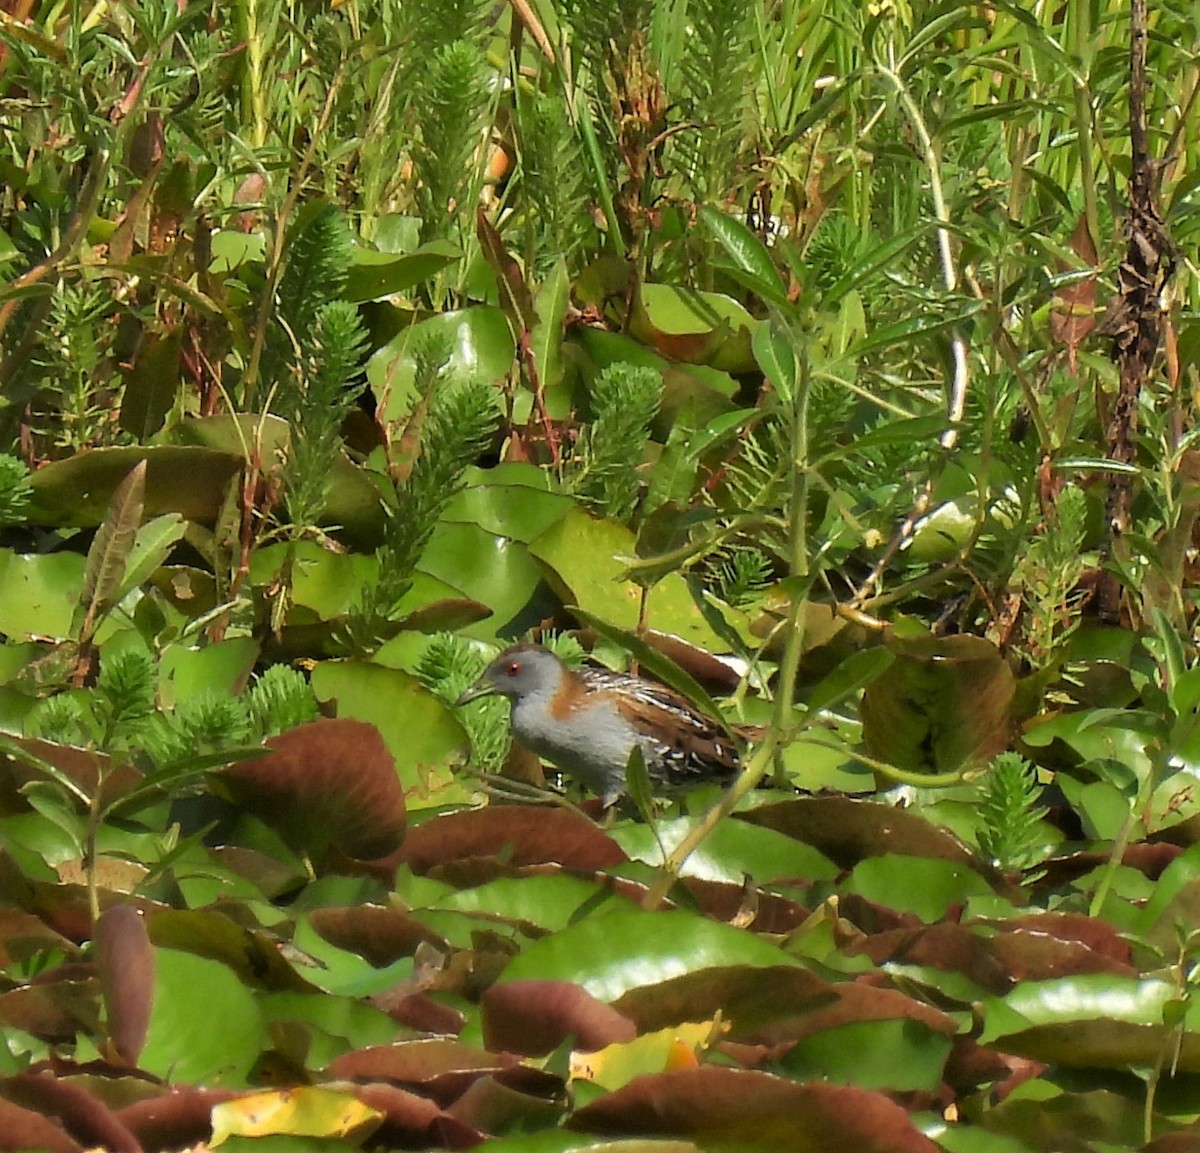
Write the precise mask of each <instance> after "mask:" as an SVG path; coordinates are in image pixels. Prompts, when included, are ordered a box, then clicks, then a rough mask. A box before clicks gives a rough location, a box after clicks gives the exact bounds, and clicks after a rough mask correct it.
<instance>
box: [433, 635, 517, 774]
mask: <svg viewBox="0 0 1200 1153" xmlns="http://www.w3.org/2000/svg"><path fill="white" fill-rule="evenodd" d="M488 659H489V658H487V657H484V656H483V655H482V654H481V653H480V652H479V650H478V649H477V648H476V647H474V646H472V645H471V644H469V643H468V642H467V641H465V640H464V639H463V638H462V637H456V636H454V635H453V634H451V633H436V634H435V635H434V636H432V637H430V638H429V643H428V644H427V645H426V646H425V651H424V652H423V653H422V654H421V658H420V660H419V662H418V663H417V667H416V674H417V676H418V677H420V679H421V682H422V684H424V685H425V686H426V688H428V689H429V690H430V691H431V692H434V693H437V695H438V696H439V697H441V698H442V700H444V701H446V702H447V703H448V704H453V703H454V702H455V701H456V700H458V698H459V697H460V696H462V694H463V693H464V692H465V691H466V690H467V688H469V687H470V686H471V685H472V684H474V683H475V681H477V680H478V679H479V677H480V674H482V672H483V670H484V668H485V667H486V665H487V662H488ZM458 717H459V720H460V721H461V722H462V726H463V728H464V729H466V730H467V736H468V737H469V738H470V741H471V763H472V764H473V765H474V766H475V768H477V769H479V770H480V771H481V772H485V773H498V772H500V770H501V769H502V768H503V767H504V759H505V757H506V756H507V755H508V749H509V745H510V744H511V740H510V738H509V734H508V704H507V703H506V702H505V701H504V700H503V699H501V698H500V697H495V696H492V697H482V698H480V699H479V700H477V701H472V702H471V703H470V704H469V705H466V706H464V707H463V708H462V709H460V710H459V712H458Z"/></svg>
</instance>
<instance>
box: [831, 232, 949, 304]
mask: <svg viewBox="0 0 1200 1153" xmlns="http://www.w3.org/2000/svg"><path fill="white" fill-rule="evenodd" d="M930 226H931V224H930V222H929V221H924V222H922V223H921V224H918V225H915V226H914V227H912V228H909V229H907V230H906V231H904V232H901V233H899V234H897V235H896V236H893V237H892V238H891V239H890V240H886V241H884V243H883V244H881V245H880V246H879V247H878V248H877V249H875V250H874V251H873V252H872V253H871V254H870V256H867V257H865V258H864V259H863V260H860V261H859V262H858V263H857V264H856V265H855V266H854V267H853V268H851V269H850V270H849V271H848V272H847V273H846V274H845V275H844V276H843V277H842V278H841V279H840V280H839V281H837V282H836V283H835V284H834V285H833V287H832V288H830V289H829V291H828V292H826V293H825V296H824V299H823V301H822V303H823V304H824V305H825V307H826V308H830V307H832V306H833V305H834V304H836V303H837V302H838V301H839V300H841V298H842V297H843V296H845V295H846V293H847V292H849V291H850V289H852V288H857V287H858V286H859V285H861V284H863V283H864V282H865V281H867V280H869V279H870V278H871V277H872V276H874V275H875V273H877V272H878V271H879V270H880V269H881V268H885V267H886V266H887V265H888V264H890V263H891V262H892V261H893V260H895V259H896V257H897V256H899V255H900V253H902V252H903V251H904V250H905V249H906V248H909V247H911V246H912V245H913V244H915V243H916V242H917V241H918V240H920V239H921V237H922V236H924V235H925V233H926V232H928V231H929V228H930Z"/></svg>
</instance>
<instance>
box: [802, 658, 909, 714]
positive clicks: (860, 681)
mask: <svg viewBox="0 0 1200 1153" xmlns="http://www.w3.org/2000/svg"><path fill="white" fill-rule="evenodd" d="M895 659H896V656H895V654H894V653H892V652H891V651H889V650H888V649H885V648H884V647H883V646H882V645H879V646H877V647H876V648H871V649H859V650H858V651H857V652H853V653H851V654H850V656H848V657H847V658H846V659H845V660H844V661H842V663H841V664H840V665H838V667H837V668H836V669H834V670H833V672H831V673H829V674H828V675H827V676H825V677H823V678H822V679H821V681H820V682H819V683H818V684H817V686H816V688H814V689H813V691H812V693H811V694H810V695H809V698H808V707H809V711H810V712H813V713H816V712H820V710H821V709H829V708H833V707H834V706H835V705H837V704H839V703H840V702H841V701H844V700H845V699H846V698H847V697H849V696H851V695H852V694H854V693H856V692H858V690H859V689H861V688H864V687H866V686H867V685H868V684H870V683H871V681H873V680H874V679H875V678H876V677H877V676H879V674H880V673H882V672H883V670H884V669H886V668H887V667H888V665H890V664H891V663H892V661H894V660H895Z"/></svg>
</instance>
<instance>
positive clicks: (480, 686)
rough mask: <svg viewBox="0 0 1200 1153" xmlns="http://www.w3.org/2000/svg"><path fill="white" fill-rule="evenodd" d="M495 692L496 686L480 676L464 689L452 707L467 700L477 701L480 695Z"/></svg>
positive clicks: (485, 695)
mask: <svg viewBox="0 0 1200 1153" xmlns="http://www.w3.org/2000/svg"><path fill="white" fill-rule="evenodd" d="M496 692H497V689H496V686H495V685H494V684H492V682H491V681H489V680H487V679H486V678H484V677H480V678H479V680H477V681H476V682H475V683H474V684H473V685H472V686H471V687H470V688H469V689H467V690H465V691H464V692H463V694H462V696H460V697H459V698H458V700H456V701H455V702H454V707H455V708H458V706H459V705H465V704H466V703H467V702H468V701H477V700H478V699H479V698H480V697H490V696H494V695H495V694H496Z"/></svg>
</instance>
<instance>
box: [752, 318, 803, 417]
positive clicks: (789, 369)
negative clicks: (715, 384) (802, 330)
mask: <svg viewBox="0 0 1200 1153" xmlns="http://www.w3.org/2000/svg"><path fill="white" fill-rule="evenodd" d="M754 358H755V360H757V361H758V367H759V368H761V369H762V370H763V374H764V375H765V376H766V377H767V379H768V380H769V381H770V382H771V384H772V385H773V386H774V388H775V391H776V392H777V393H779V396H780V398H781V399H782V400H783V402H784V403H785V404H790V403H791V399H792V397H794V396H795V395H796V379H797V377H798V375H799V372H798V366H797V364H796V348H795V345H794V344H793V343H792V341H791V340H790V338H789V337H788V335H787V333H785V332H783V331H782V330H781V328H780V326H779V325H778V324H777V323H776V322H775V320H774V319H772V320H771V322H770V323H769V324H760V325H759V327H758V331H757V332H756V333H755V334H754Z"/></svg>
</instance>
